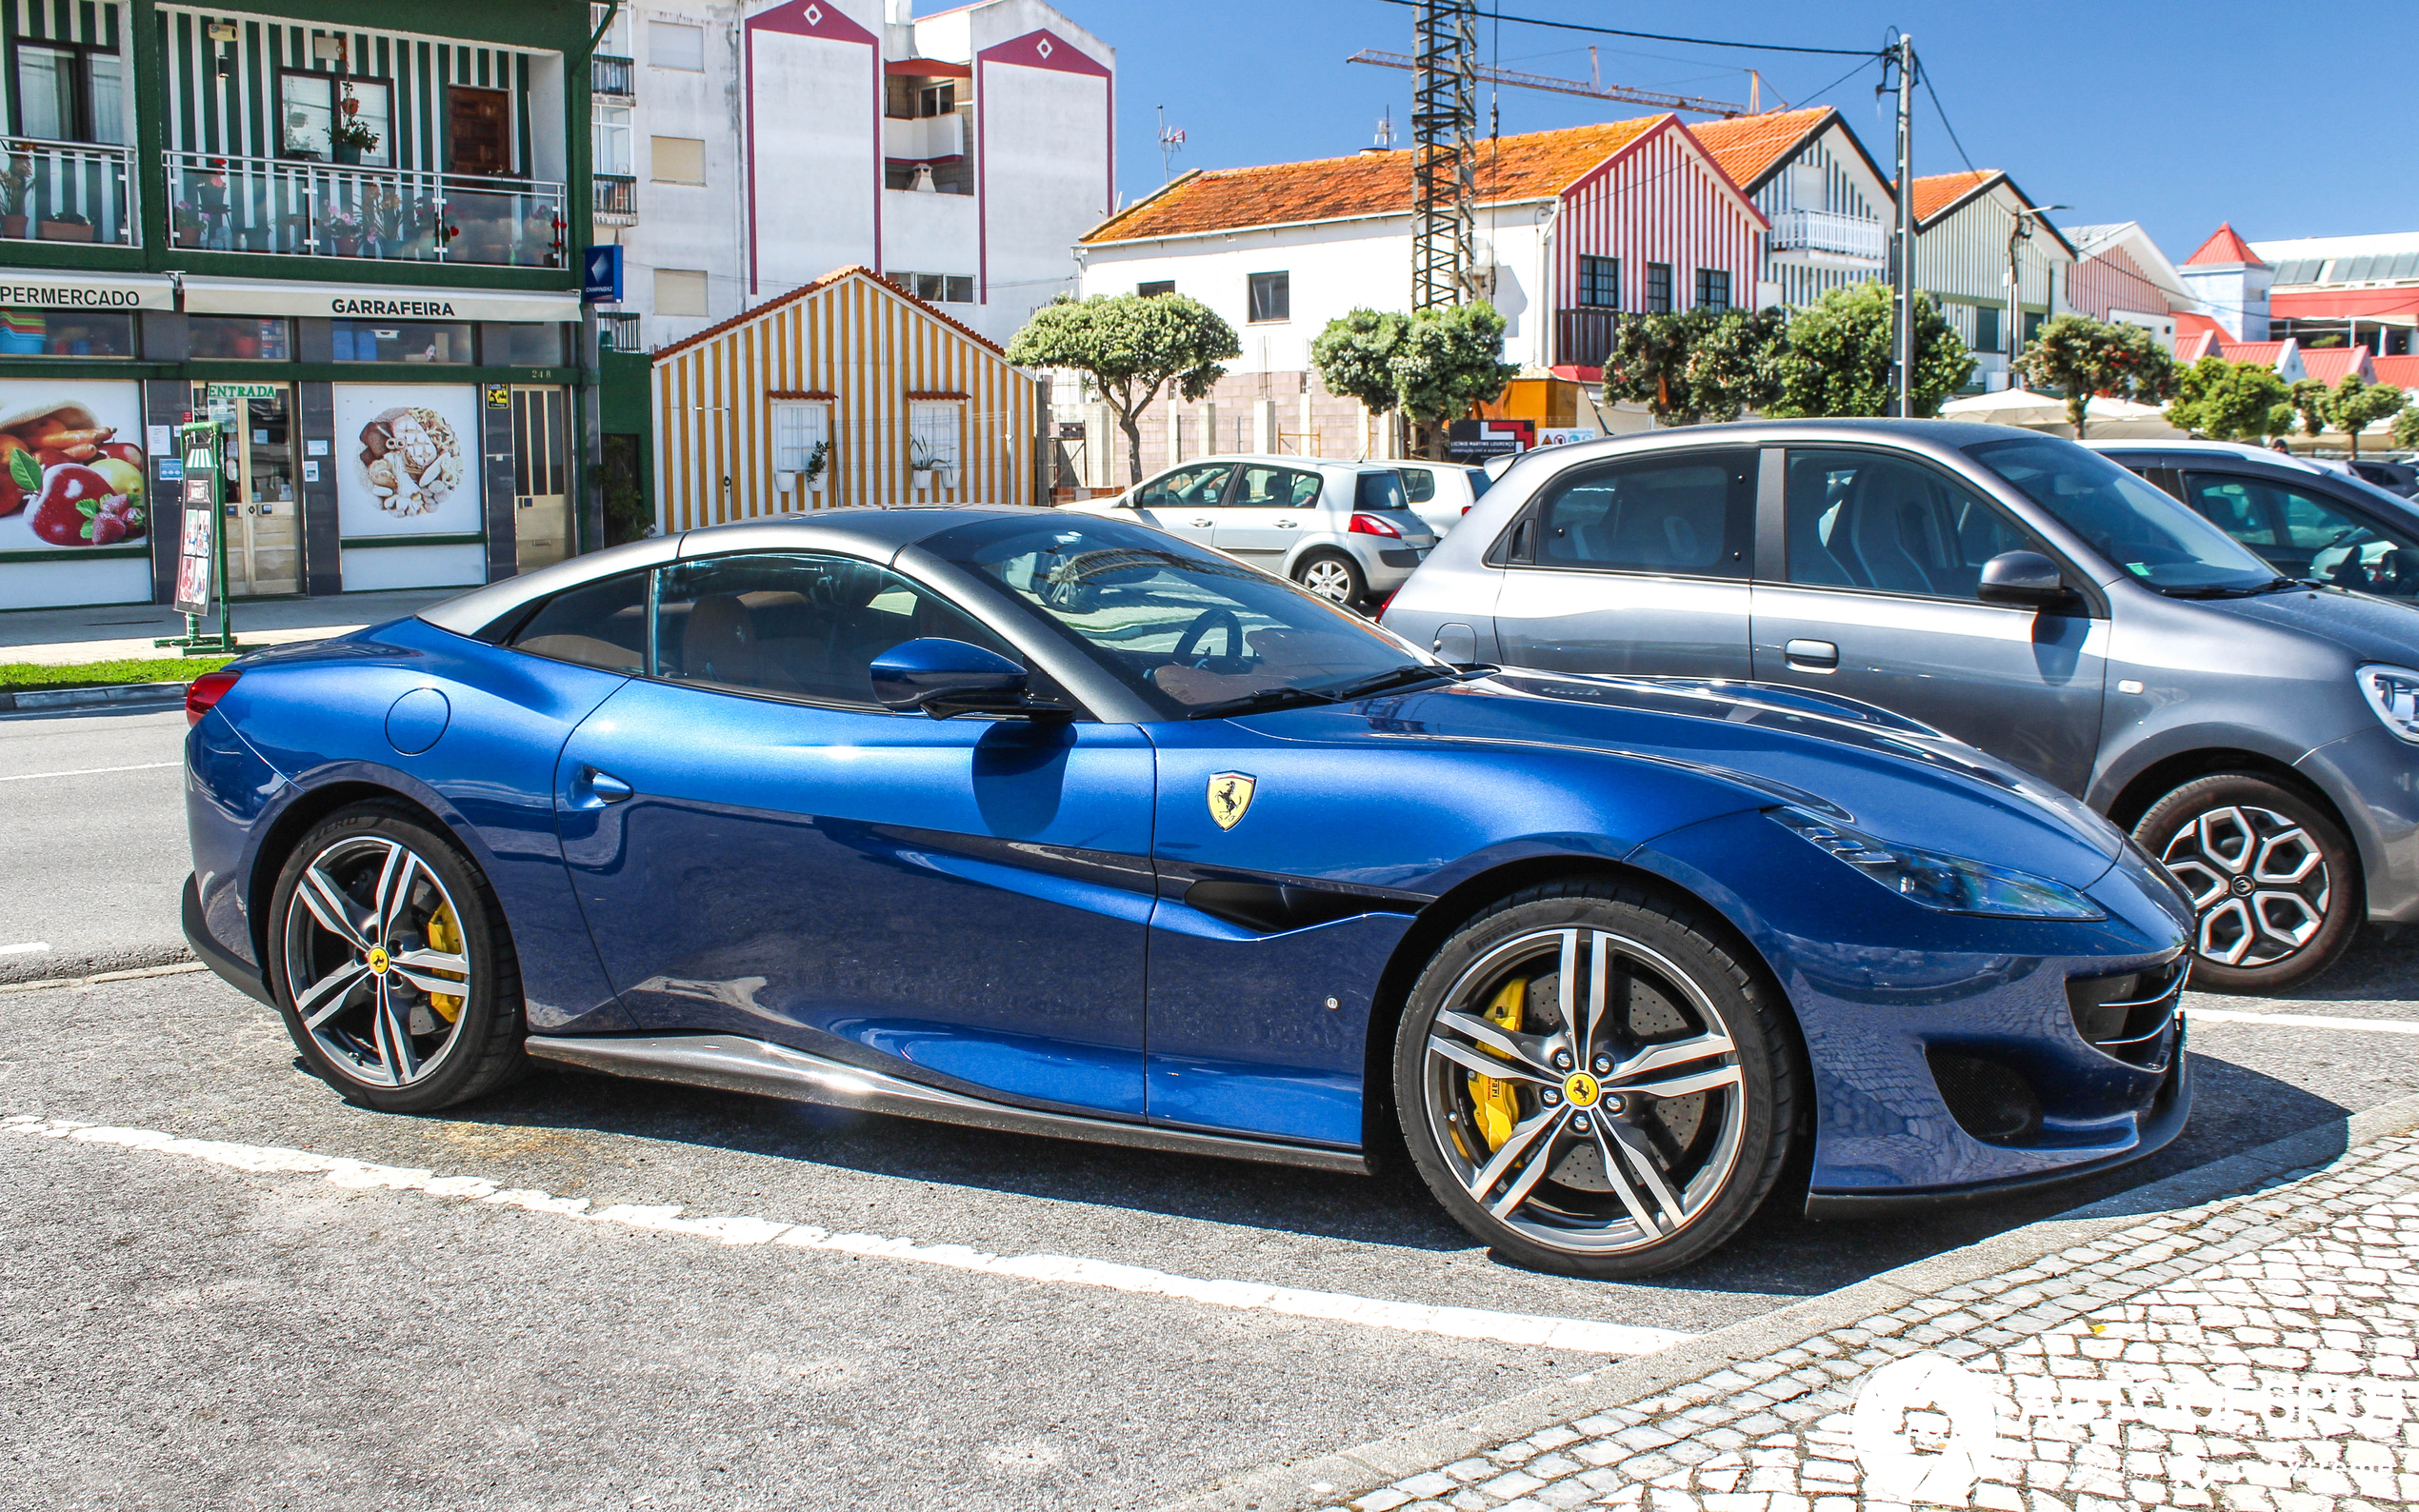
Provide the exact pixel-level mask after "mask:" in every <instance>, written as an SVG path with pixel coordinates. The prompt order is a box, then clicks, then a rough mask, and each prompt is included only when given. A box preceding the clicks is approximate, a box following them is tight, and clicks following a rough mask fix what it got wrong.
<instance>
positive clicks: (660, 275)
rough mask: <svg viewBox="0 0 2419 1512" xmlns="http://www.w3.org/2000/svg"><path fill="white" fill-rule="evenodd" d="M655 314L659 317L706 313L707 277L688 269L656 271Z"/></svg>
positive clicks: (660, 269)
mask: <svg viewBox="0 0 2419 1512" xmlns="http://www.w3.org/2000/svg"><path fill="white" fill-rule="evenodd" d="M655 313H656V314H658V315H702V314H704V313H706V275H705V274H704V273H703V272H700V271H698V270H696V269H687V268H658V269H655Z"/></svg>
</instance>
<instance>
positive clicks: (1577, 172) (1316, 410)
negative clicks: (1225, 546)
mask: <svg viewBox="0 0 2419 1512" xmlns="http://www.w3.org/2000/svg"><path fill="white" fill-rule="evenodd" d="M1476 181H1477V205H1478V213H1477V249H1476V250H1477V256H1476V262H1477V264H1478V266H1479V268H1480V269H1481V278H1482V280H1484V281H1485V283H1486V284H1487V285H1488V287H1489V288H1491V291H1492V297H1493V302H1494V305H1495V308H1497V309H1498V310H1500V311H1502V312H1503V314H1504V316H1505V318H1506V321H1507V322H1508V329H1507V331H1506V337H1505V356H1506V359H1507V360H1508V361H1511V362H1515V363H1518V364H1520V365H1521V366H1522V367H1523V368H1528V369H1530V370H1540V369H1545V368H1555V367H1561V368H1565V369H1566V370H1568V368H1570V367H1573V366H1576V367H1579V368H1594V367H1596V366H1597V365H1599V364H1600V363H1601V362H1602V361H1603V359H1604V354H1605V351H1606V349H1607V348H1608V346H1609V342H1610V340H1611V335H1612V329H1613V325H1614V321H1615V319H1616V317H1617V316H1618V315H1619V314H1621V313H1623V312H1629V313H1638V312H1645V311H1649V310H1675V309H1686V308H1691V307H1694V306H1698V305H1710V306H1715V307H1721V308H1729V307H1731V306H1741V307H1744V306H1749V305H1752V304H1753V303H1754V302H1755V298H1756V293H1757V281H1758V279H1759V278H1760V277H1761V276H1762V269H1763V260H1764V236H1765V232H1766V230H1767V229H1768V223H1767V221H1766V219H1765V217H1764V215H1763V214H1762V212H1760V211H1759V210H1758V209H1756V207H1755V204H1754V202H1753V201H1752V200H1750V199H1749V197H1748V195H1747V194H1745V193H1744V192H1742V190H1741V189H1740V188H1739V186H1738V184H1737V183H1736V182H1734V181H1733V180H1732V179H1731V178H1730V176H1729V174H1728V173H1726V172H1725V171H1724V170H1723V168H1722V165H1721V164H1720V163H1719V162H1718V161H1717V160H1716V159H1715V157H1714V155H1713V154H1712V153H1711V152H1710V151H1709V150H1708V149H1707V148H1706V146H1705V144H1703V143H1702V142H1700V141H1698V140H1697V138H1696V137H1695V136H1694V135H1693V134H1692V133H1691V132H1690V130H1689V128H1688V127H1687V126H1686V125H1684V124H1683V123H1682V122H1681V120H1680V119H1679V117H1677V116H1674V115H1659V116H1649V117H1646V118H1643V119H1639V120H1632V121H1613V122H1608V123H1604V124H1601V125H1595V126H1582V127H1573V128H1570V129H1565V130H1558V131H1535V132H1529V133H1527V134H1523V135H1518V136H1504V137H1497V138H1494V139H1492V140H1489V141H1485V142H1481V143H1480V144H1479V145H1478V155H1477V172H1476ZM1412 233H1413V223H1412V216H1411V154H1410V153H1409V152H1408V151H1389V150H1386V149H1368V150H1365V151H1362V152H1360V153H1358V154H1356V155H1354V156H1351V157H1339V158H1323V159H1319V160H1316V161H1312V162H1307V163H1279V164H1271V165H1269V166H1266V167H1261V168H1241V169H1216V170H1211V171H1206V172H1193V173H1188V174H1185V175H1184V176H1183V177H1181V178H1178V179H1176V180H1174V181H1173V182H1171V183H1170V184H1169V185H1168V186H1167V187H1166V188H1165V189H1160V190H1159V191H1158V192H1157V193H1155V194H1152V195H1150V196H1149V197H1148V198H1146V199H1144V200H1141V201H1140V202H1138V203H1136V204H1135V205H1133V206H1131V207H1130V208H1128V209H1125V210H1123V211H1121V212H1119V213H1118V214H1116V215H1114V216H1112V217H1110V219H1109V220H1108V221H1106V222H1104V223H1102V224H1101V225H1100V226H1099V227H1097V228H1095V229H1093V230H1092V231H1091V232H1090V234H1089V235H1087V236H1086V237H1084V239H1083V240H1082V241H1081V242H1080V243H1078V244H1077V251H1078V253H1079V254H1080V255H1081V257H1082V259H1083V263H1084V271H1083V290H1084V292H1085V293H1086V294H1087V295H1090V294H1130V293H1135V292H1138V291H1139V292H1144V293H1150V292H1165V291H1168V290H1174V291H1176V292H1180V293H1185V294H1190V295H1191V296H1193V297H1194V298H1197V299H1199V300H1201V301H1202V302H1203V303H1205V304H1207V305H1209V306H1210V308H1213V309H1215V310H1217V311H1218V312H1219V313H1220V314H1222V315H1224V316H1225V317H1226V318H1227V320H1228V321H1229V323H1230V324H1232V325H1233V327H1234V328H1235V330H1236V333H1237V334H1238V335H1240V336H1241V337H1242V339H1243V355H1242V357H1241V358H1240V359H1239V360H1237V361H1234V362H1231V363H1229V364H1228V368H1229V374H1228V376H1227V378H1225V379H1224V380H1222V381H1221V384H1220V386H1219V390H1218V392H1217V393H1215V394H1213V395H1212V396H1211V398H1210V402H1209V403H1208V405H1206V406H1203V407H1197V408H1196V410H1194V411H1189V412H1188V418H1186V419H1184V420H1183V421H1181V422H1179V423H1178V424H1177V425H1176V426H1175V427H1174V428H1170V425H1169V423H1168V421H1167V420H1166V418H1165V417H1164V415H1160V414H1154V415H1153V416H1151V417H1150V420H1149V421H1147V423H1146V436H1145V440H1144V448H1145V452H1146V455H1145V465H1146V467H1156V466H1159V465H1161V464H1162V463H1163V462H1164V461H1165V460H1167V459H1169V458H1171V457H1172V458H1177V459H1181V458H1182V457H1184V456H1190V455H1198V454H1200V453H1202V452H1205V451H1210V450H1235V449H1238V448H1242V449H1252V450H1264V451H1265V450H1276V449H1284V450H1287V451H1295V452H1315V451H1321V450H1328V451H1332V450H1336V449H1337V448H1343V450H1344V451H1345V453H1346V454H1348V455H1349V454H1350V453H1351V452H1352V451H1353V450H1356V449H1357V448H1358V446H1359V434H1360V433H1359V432H1358V431H1357V430H1356V429H1355V427H1356V426H1357V425H1358V423H1359V421H1358V412H1357V410H1356V408H1355V407H1354V406H1352V405H1351V403H1350V402H1349V401H1342V400H1333V399H1330V398H1329V397H1328V396H1327V395H1326V394H1325V392H1324V390H1323V389H1322V388H1320V386H1319V384H1318V379H1317V377H1316V375H1315V374H1313V373H1312V372H1311V371H1310V361H1309V348H1310V343H1311V342H1313V341H1315V340H1316V339H1317V338H1318V335H1319V332H1320V331H1321V330H1322V329H1324V328H1326V326H1327V323H1328V322H1329V320H1332V319H1333V318H1335V317H1336V316H1338V315H1342V314H1344V313H1345V312H1346V311H1348V310H1350V309H1352V308H1355V307H1367V308H1375V309H1405V308H1409V303H1410V288H1411V249H1412V240H1413V235H1412ZM1189 430H1190V433H1189ZM1120 475H1121V476H1122V470H1121V472H1120Z"/></svg>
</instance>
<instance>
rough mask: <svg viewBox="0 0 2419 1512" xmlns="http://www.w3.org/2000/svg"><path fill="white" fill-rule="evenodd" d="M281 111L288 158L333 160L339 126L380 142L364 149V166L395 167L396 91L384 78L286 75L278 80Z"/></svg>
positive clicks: (282, 147) (281, 137)
mask: <svg viewBox="0 0 2419 1512" xmlns="http://www.w3.org/2000/svg"><path fill="white" fill-rule="evenodd" d="M277 93H278V109H279V110H280V111H281V112H283V113H282V115H281V116H280V122H279V131H278V151H279V152H280V153H281V154H283V155H284V156H287V157H299V158H307V159H312V160H317V161H322V162H332V161H334V160H335V157H336V149H335V147H334V145H333V143H332V142H331V141H330V137H331V135H332V133H333V132H334V130H335V129H336V127H337V125H338V124H339V123H345V124H349V125H350V126H352V127H354V128H356V129H361V130H366V131H368V132H369V133H370V135H371V136H372V137H375V138H376V139H377V140H376V142H375V144H374V145H372V146H367V147H364V148H362V149H360V151H359V154H358V155H359V160H360V162H361V164H362V166H363V167H365V168H388V167H391V166H392V165H393V163H394V120H393V116H394V108H393V103H392V102H393V98H394V91H393V90H392V89H390V87H389V86H388V84H387V83H386V81H384V80H382V79H350V78H338V77H337V76H336V75H334V74H332V73H300V72H293V73H282V74H279V75H278V80H277Z"/></svg>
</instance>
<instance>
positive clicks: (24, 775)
mask: <svg viewBox="0 0 2419 1512" xmlns="http://www.w3.org/2000/svg"><path fill="white" fill-rule="evenodd" d="M184 765H185V764H184V763H183V762H181V761H173V762H137V763H136V764H135V765H133V766H79V767H77V768H76V769H75V770H73V771H71V772H10V774H9V775H8V776H6V777H0V783H31V782H39V781H41V780H42V779H43V778H45V777H98V776H100V775H101V774H102V773H103V772H148V771H152V770H154V769H156V768H158V767H162V766H184Z"/></svg>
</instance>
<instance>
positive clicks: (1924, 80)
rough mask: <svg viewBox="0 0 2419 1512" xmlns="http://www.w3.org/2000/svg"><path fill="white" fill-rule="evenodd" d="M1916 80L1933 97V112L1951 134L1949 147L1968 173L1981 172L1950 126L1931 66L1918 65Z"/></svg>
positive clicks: (1953, 128) (1947, 113)
mask: <svg viewBox="0 0 2419 1512" xmlns="http://www.w3.org/2000/svg"><path fill="white" fill-rule="evenodd" d="M1915 79H1916V81H1917V82H1918V83H1920V84H1922V85H1923V87H1924V92H1925V93H1926V94H1929V95H1930V96H1931V108H1932V109H1933V111H1934V112H1936V113H1937V114H1938V115H1939V116H1940V125H1941V129H1943V130H1945V131H1947V132H1948V133H1949V145H1951V146H1952V147H1954V148H1956V149H1957V156H1958V158H1959V159H1960V160H1961V161H1962V162H1964V164H1965V165H1966V171H1967V172H1969V173H1979V172H1981V171H1982V169H1978V168H1976V167H1974V160H1973V159H1972V158H1971V157H1969V156H1967V154H1966V144H1965V143H1963V142H1960V141H1958V140H1957V129H1956V128H1955V127H1953V126H1950V125H1949V112H1948V111H1947V110H1946V109H1942V107H1941V103H1940V95H1939V94H1938V92H1937V91H1935V90H1933V89H1932V87H1931V69H1930V66H1929V65H1928V64H1922V63H1918V64H1916V65H1915Z"/></svg>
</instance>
